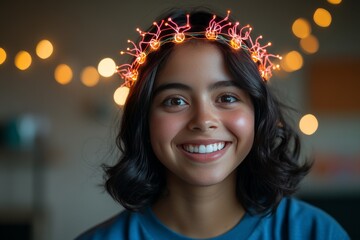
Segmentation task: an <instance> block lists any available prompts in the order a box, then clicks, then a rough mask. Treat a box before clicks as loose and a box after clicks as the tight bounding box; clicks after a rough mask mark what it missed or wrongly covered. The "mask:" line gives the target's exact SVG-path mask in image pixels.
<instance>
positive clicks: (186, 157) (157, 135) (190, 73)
mask: <svg viewBox="0 0 360 240" xmlns="http://www.w3.org/2000/svg"><path fill="white" fill-rule="evenodd" d="M154 89H155V90H154V98H153V102H152V105H151V109H150V121H149V124H150V140H151V145H152V148H153V150H154V153H155V155H156V156H157V158H158V159H159V161H160V162H161V163H162V164H163V165H164V166H165V167H166V168H167V170H168V174H169V175H170V176H172V177H175V178H176V179H179V180H181V181H184V182H186V183H188V184H191V185H198V186H209V185H214V184H218V183H221V182H222V181H223V180H225V179H226V178H227V177H228V176H230V175H232V174H234V173H235V171H234V170H235V169H236V167H237V166H238V165H239V164H240V163H241V162H242V161H243V160H244V159H245V157H246V156H247V154H248V153H249V152H250V149H251V147H252V144H253V141H254V109H253V104H252V102H251V99H250V97H249V95H248V94H247V93H246V92H245V91H243V90H242V89H240V88H239V87H237V86H236V84H235V82H234V79H233V77H232V76H230V74H229V73H228V71H227V69H226V67H225V63H224V59H223V56H222V53H221V51H220V50H219V49H218V47H216V46H215V45H214V44H211V43H206V42H202V41H201V42H199V41H191V42H188V43H185V44H181V45H178V46H176V47H175V48H174V50H173V52H172V53H171V55H170V57H169V58H168V60H167V62H166V64H165V66H164V67H163V69H162V70H161V72H160V73H159V74H158V76H157V78H156V81H155V86H154Z"/></svg>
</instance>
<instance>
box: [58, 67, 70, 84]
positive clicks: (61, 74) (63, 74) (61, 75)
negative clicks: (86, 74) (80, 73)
mask: <svg viewBox="0 0 360 240" xmlns="http://www.w3.org/2000/svg"><path fill="white" fill-rule="evenodd" d="M54 77H55V80H56V81H57V82H58V83H60V84H62V85H65V84H68V83H69V82H71V80H72V77H73V72H72V70H71V68H70V67H69V66H68V65H66V64H60V65H58V66H57V67H56V68H55V73H54Z"/></svg>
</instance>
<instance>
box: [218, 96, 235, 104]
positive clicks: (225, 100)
mask: <svg viewBox="0 0 360 240" xmlns="http://www.w3.org/2000/svg"><path fill="white" fill-rule="evenodd" d="M238 101H239V99H238V98H237V97H234V96H233V95H230V94H224V95H221V96H220V97H219V99H218V102H219V103H233V102H238Z"/></svg>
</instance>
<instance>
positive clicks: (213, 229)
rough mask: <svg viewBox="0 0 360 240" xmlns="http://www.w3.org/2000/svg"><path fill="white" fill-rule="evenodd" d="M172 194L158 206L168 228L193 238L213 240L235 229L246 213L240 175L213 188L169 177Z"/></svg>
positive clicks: (159, 213)
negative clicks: (239, 190)
mask: <svg viewBox="0 0 360 240" xmlns="http://www.w3.org/2000/svg"><path fill="white" fill-rule="evenodd" d="M167 188H168V192H167V193H166V194H164V196H162V197H160V199H159V200H158V201H157V202H156V203H155V204H154V206H153V211H154V213H155V215H156V216H157V217H158V218H159V219H160V221H162V222H163V223H164V224H165V225H166V226H167V227H169V228H170V229H172V230H174V231H175V232H178V233H180V234H183V235H185V236H188V237H192V238H210V237H215V236H218V235H220V234H222V233H225V232H227V231H228V230H230V229H231V228H233V227H234V226H235V225H236V224H237V223H238V222H239V221H240V219H241V218H242V217H243V215H244V213H245V211H244V209H243V207H242V206H241V204H240V202H239V200H238V199H237V197H236V174H235V173H233V174H231V175H230V176H229V177H228V178H227V179H225V180H224V181H223V182H221V183H219V184H216V185H213V186H194V185H189V184H185V183H184V182H183V181H181V180H179V179H178V178H176V177H173V176H169V177H168V181H167Z"/></svg>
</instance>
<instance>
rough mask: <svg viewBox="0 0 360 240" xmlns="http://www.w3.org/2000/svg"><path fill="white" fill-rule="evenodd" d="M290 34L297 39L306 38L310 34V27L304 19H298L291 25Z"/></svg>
mask: <svg viewBox="0 0 360 240" xmlns="http://www.w3.org/2000/svg"><path fill="white" fill-rule="evenodd" d="M292 32H293V34H294V35H295V36H296V37H298V38H306V37H307V36H309V34H310V33H311V25H310V23H309V22H308V21H307V20H306V19H304V18H298V19H296V20H295V21H294V23H293V25H292Z"/></svg>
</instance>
